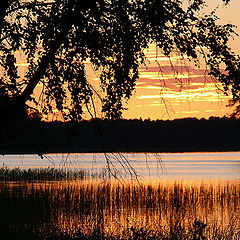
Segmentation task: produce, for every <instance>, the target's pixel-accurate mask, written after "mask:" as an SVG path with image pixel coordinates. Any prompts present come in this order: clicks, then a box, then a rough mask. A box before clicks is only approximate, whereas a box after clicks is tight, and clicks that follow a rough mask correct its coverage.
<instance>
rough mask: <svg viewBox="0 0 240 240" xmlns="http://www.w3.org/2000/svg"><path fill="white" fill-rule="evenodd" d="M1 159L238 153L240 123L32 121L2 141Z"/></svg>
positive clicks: (216, 120)
mask: <svg viewBox="0 0 240 240" xmlns="http://www.w3.org/2000/svg"><path fill="white" fill-rule="evenodd" d="M0 146H1V149H0V150H1V153H3V154H7V153H39V154H41V153H63V152H65V153H71V152H79V153H80V152H109V151H117V152H183V151H235V150H240V120H238V119H229V118H226V117H224V118H217V117H211V118H209V119H208V120H206V119H200V120H199V119H197V118H185V119H176V120H171V121H170V120H166V121H163V120H156V121H151V120H139V119H133V120H119V121H116V122H111V121H108V120H101V119H95V120H91V121H82V122H80V123H72V122H41V121H36V120H34V121H33V120H32V121H28V122H24V123H21V124H18V127H17V128H16V127H12V129H11V131H10V132H9V131H8V133H7V134H5V136H4V137H3V138H2V139H1V142H0Z"/></svg>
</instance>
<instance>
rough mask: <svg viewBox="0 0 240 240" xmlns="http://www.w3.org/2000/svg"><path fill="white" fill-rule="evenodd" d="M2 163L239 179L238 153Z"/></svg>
mask: <svg viewBox="0 0 240 240" xmlns="http://www.w3.org/2000/svg"><path fill="white" fill-rule="evenodd" d="M0 164H1V165H2V166H7V167H9V168H12V167H22V168H37V167H70V168H84V169H89V170H91V171H101V170H102V169H103V168H106V167H107V166H110V167H111V169H112V170H113V171H119V172H120V173H123V174H126V173H129V172H132V171H135V172H136V173H137V174H138V176H140V177H148V178H149V177H150V178H161V179H172V180H201V179H207V180H208V179H209V180H211V179H212V180H240V152H217V153H216V152H201V153H158V154H152V153H148V154H145V153H123V154H117V153H111V154H103V153H94V154H92V153H89V154H48V155H46V156H44V158H43V159H41V158H40V157H39V156H37V155H5V156H1V157H0Z"/></svg>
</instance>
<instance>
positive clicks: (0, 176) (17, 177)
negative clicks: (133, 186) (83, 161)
mask: <svg viewBox="0 0 240 240" xmlns="http://www.w3.org/2000/svg"><path fill="white" fill-rule="evenodd" d="M107 176H108V174H107V171H106V170H105V169H102V171H99V172H95V173H93V172H90V171H87V170H84V169H79V168H78V169H76V168H75V169H71V168H52V167H47V168H29V169H23V168H19V167H16V168H12V169H11V168H8V167H1V168H0V181H17V182H20V181H36V180H38V181H61V180H84V179H89V178H98V179H102V178H106V177H107Z"/></svg>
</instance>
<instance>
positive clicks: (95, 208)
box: [1, 179, 240, 235]
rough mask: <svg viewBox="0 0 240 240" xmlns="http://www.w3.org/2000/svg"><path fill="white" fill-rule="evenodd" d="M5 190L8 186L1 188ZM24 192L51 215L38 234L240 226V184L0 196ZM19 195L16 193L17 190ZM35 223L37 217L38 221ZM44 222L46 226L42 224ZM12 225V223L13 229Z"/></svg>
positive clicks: (58, 185)
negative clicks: (44, 230)
mask: <svg viewBox="0 0 240 240" xmlns="http://www.w3.org/2000/svg"><path fill="white" fill-rule="evenodd" d="M3 185H5V186H4V187H3ZM4 189H5V191H6V189H8V192H9V194H10V195H14V194H16V192H17V191H18V193H20V192H22V198H29V197H30V196H31V199H32V201H38V202H39V204H44V205H45V208H46V209H47V210H46V209H43V211H49V212H50V214H49V213H48V214H47V213H46V214H45V215H46V216H48V217H47V218H46V219H45V220H44V219H43V220H42V221H41V222H43V223H44V224H42V223H41V224H42V225H41V226H40V225H39V228H47V229H50V228H53V227H54V228H55V229H57V231H60V232H67V233H69V234H73V235H74V233H75V232H77V231H79V229H81V231H83V232H85V233H88V232H91V231H93V230H94V229H95V228H102V229H103V230H104V232H106V233H107V234H111V235H118V234H120V233H122V232H124V231H126V229H130V228H131V227H134V226H144V227H146V226H147V227H148V228H149V229H152V230H156V229H164V231H170V228H171V225H172V224H173V223H174V224H175V223H177V224H181V226H182V227H185V228H186V229H187V228H189V227H190V226H191V225H192V224H193V222H194V220H195V219H198V220H201V221H202V222H204V223H206V224H207V225H208V226H210V227H211V226H215V227H216V226H217V227H220V228H223V229H224V228H225V227H226V226H229V225H231V224H235V225H236V224H237V226H239V224H240V209H239V206H240V198H239V197H240V181H178V182H176V181H169V180H162V181H159V180H158V181H157V180H152V181H150V180H147V181H142V182H132V181H129V182H124V183H123V184H122V183H120V182H119V181H102V180H96V179H95V180H89V181H86V180H85V181H62V182H60V181H58V182H50V181H49V182H35V183H11V184H10V183H4V184H1V194H2V193H3V192H4ZM16 189H17V190H16ZM18 197H19V196H18ZM36 217H37V216H36ZM44 221H45V222H44ZM13 224H14V223H13Z"/></svg>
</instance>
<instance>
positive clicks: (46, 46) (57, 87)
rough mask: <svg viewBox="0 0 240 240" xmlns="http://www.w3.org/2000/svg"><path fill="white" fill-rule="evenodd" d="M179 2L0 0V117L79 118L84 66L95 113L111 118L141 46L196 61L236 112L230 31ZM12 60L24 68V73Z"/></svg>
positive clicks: (195, 3)
mask: <svg viewBox="0 0 240 240" xmlns="http://www.w3.org/2000/svg"><path fill="white" fill-rule="evenodd" d="M187 2H188V5H187V7H186V6H185V5H184V4H183V1H179V0H121V1H120V0H96V1H95V0H88V1H80V0H38V1H35V0H28V1H25V0H6V1H1V2H0V5H1V6H0V68H1V78H0V112H1V118H2V119H3V118H4V119H9V118H12V116H13V115H14V116H16V114H17V113H19V114H20V115H22V114H25V112H26V109H28V108H29V106H31V107H33V106H34V105H33V104H35V107H36V108H37V109H38V110H39V111H41V112H42V113H43V114H49V113H50V112H51V111H53V109H55V108H56V109H57V110H59V111H60V112H62V114H63V116H64V118H65V119H66V120H80V119H81V116H82V113H83V107H84V106H85V107H88V105H89V104H91V103H92V101H93V95H94V92H95V89H94V87H93V86H92V85H91V84H90V83H89V82H88V80H87V76H86V69H85V64H86V62H90V63H91V64H92V66H93V68H94V70H95V71H97V72H99V73H100V85H101V88H102V89H103V92H104V95H103V96H102V98H101V100H102V111H103V113H104V114H105V116H106V117H107V118H110V119H117V118H119V117H120V116H121V114H122V110H123V105H122V101H123V99H129V98H130V96H131V94H132V93H133V90H134V87H135V84H136V80H137V78H138V75H139V73H138V67H139V65H140V64H141V63H144V61H145V55H144V49H145V48H147V47H148V44H149V43H155V44H156V45H157V47H158V48H159V49H160V50H161V51H162V53H163V54H164V55H166V56H170V54H171V53H172V52H176V51H177V52H178V54H180V55H182V56H187V58H189V59H191V60H192V61H193V62H195V64H196V65H198V63H199V58H200V56H201V55H202V56H204V59H205V62H206V65H207V68H208V73H209V74H210V75H212V76H213V77H214V78H216V79H217V80H218V81H220V82H221V83H223V85H224V88H225V90H226V91H228V90H230V91H231V93H232V99H233V103H234V104H236V106H239V99H240V98H239V94H240V85H239V79H240V71H239V68H240V60H239V57H238V56H236V55H235V54H234V53H233V52H232V50H231V49H230V48H229V47H228V45H227V43H228V40H229V38H230V36H231V35H232V34H234V26H233V25H231V24H226V25H218V24H217V20H218V18H217V16H216V15H215V12H212V13H210V14H208V15H207V14H203V11H204V10H203V9H204V7H205V1H204V0H189V1H187ZM223 2H224V3H225V4H227V3H228V2H229V1H226V0H225V1H223ZM199 13H201V14H199ZM19 59H25V61H26V62H27V64H26V65H25V68H26V69H25V72H24V74H21V73H20V70H19V69H20V68H19V62H20V60H19ZM21 61H22V60H21ZM38 85H40V86H41V94H40V96H39V95H38V97H36V94H35V95H34V94H33V92H34V90H35V89H36V87H37V86H38Z"/></svg>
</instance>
